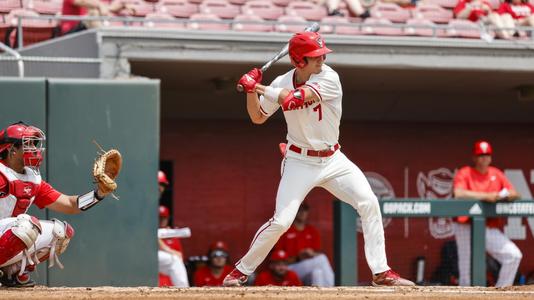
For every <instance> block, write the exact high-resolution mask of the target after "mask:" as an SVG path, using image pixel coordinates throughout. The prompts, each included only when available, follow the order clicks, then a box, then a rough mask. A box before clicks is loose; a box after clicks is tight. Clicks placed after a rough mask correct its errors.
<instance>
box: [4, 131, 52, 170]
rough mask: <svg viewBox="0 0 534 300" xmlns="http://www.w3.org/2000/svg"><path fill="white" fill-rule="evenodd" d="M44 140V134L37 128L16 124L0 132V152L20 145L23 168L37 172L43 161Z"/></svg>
mask: <svg viewBox="0 0 534 300" xmlns="http://www.w3.org/2000/svg"><path fill="white" fill-rule="evenodd" d="M45 140H46V137H45V134H44V133H43V132H42V131H41V130H40V129H39V128H37V127H34V126H29V125H26V124H24V123H23V122H18V123H15V124H12V125H9V126H8V127H7V128H4V129H2V131H0V152H2V151H4V150H6V149H8V148H9V147H11V146H12V145H16V146H21V145H22V151H23V156H22V157H23V160H24V166H26V167H30V168H33V169H35V170H36V171H38V168H39V166H40V165H41V162H42V161H43V153H44V151H45V147H44V142H45Z"/></svg>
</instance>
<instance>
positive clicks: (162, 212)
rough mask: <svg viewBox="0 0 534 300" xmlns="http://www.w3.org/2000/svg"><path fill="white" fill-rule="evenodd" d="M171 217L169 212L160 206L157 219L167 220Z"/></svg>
mask: <svg viewBox="0 0 534 300" xmlns="http://www.w3.org/2000/svg"><path fill="white" fill-rule="evenodd" d="M170 215H171V212H170V211H169V209H168V208H167V207H166V206H163V205H160V206H159V217H160V218H168V217H169V216H170Z"/></svg>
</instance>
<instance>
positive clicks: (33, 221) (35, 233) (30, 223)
mask: <svg viewBox="0 0 534 300" xmlns="http://www.w3.org/2000/svg"><path fill="white" fill-rule="evenodd" d="M42 231H43V230H42V227H41V222H39V219H37V218H36V217H34V216H30V215H27V214H20V215H18V216H17V219H16V220H15V222H13V224H12V227H11V232H13V234H14V235H15V236H17V237H18V238H19V239H20V240H21V241H22V242H23V243H24V245H26V248H30V247H31V246H33V245H34V244H35V242H36V241H37V238H38V237H39V235H40V234H41V232H42Z"/></svg>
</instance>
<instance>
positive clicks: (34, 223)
mask: <svg viewBox="0 0 534 300" xmlns="http://www.w3.org/2000/svg"><path fill="white" fill-rule="evenodd" d="M41 232H42V229H41V223H40V222H39V220H38V219H37V218H35V217H32V216H29V215H26V214H21V215H19V216H17V219H16V220H15V222H13V224H12V227H11V228H9V229H8V230H7V231H6V232H4V234H3V235H2V236H1V237H0V265H2V264H4V263H6V262H7V261H8V260H10V259H11V258H13V257H14V256H15V255H17V254H19V253H20V252H21V251H24V250H25V249H28V248H30V247H31V246H33V245H34V244H35V241H36V240H37V237H38V236H39V234H41Z"/></svg>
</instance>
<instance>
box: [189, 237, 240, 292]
mask: <svg viewBox="0 0 534 300" xmlns="http://www.w3.org/2000/svg"><path fill="white" fill-rule="evenodd" d="M208 259H209V261H208V265H207V266H204V267H201V268H199V269H198V270H197V271H196V272H195V286H221V285H222V282H223V279H224V277H226V275H228V274H229V273H230V272H232V267H231V266H229V265H228V246H226V243H225V242H223V241H217V242H215V243H213V244H212V245H211V246H210V250H209V252H208Z"/></svg>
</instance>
